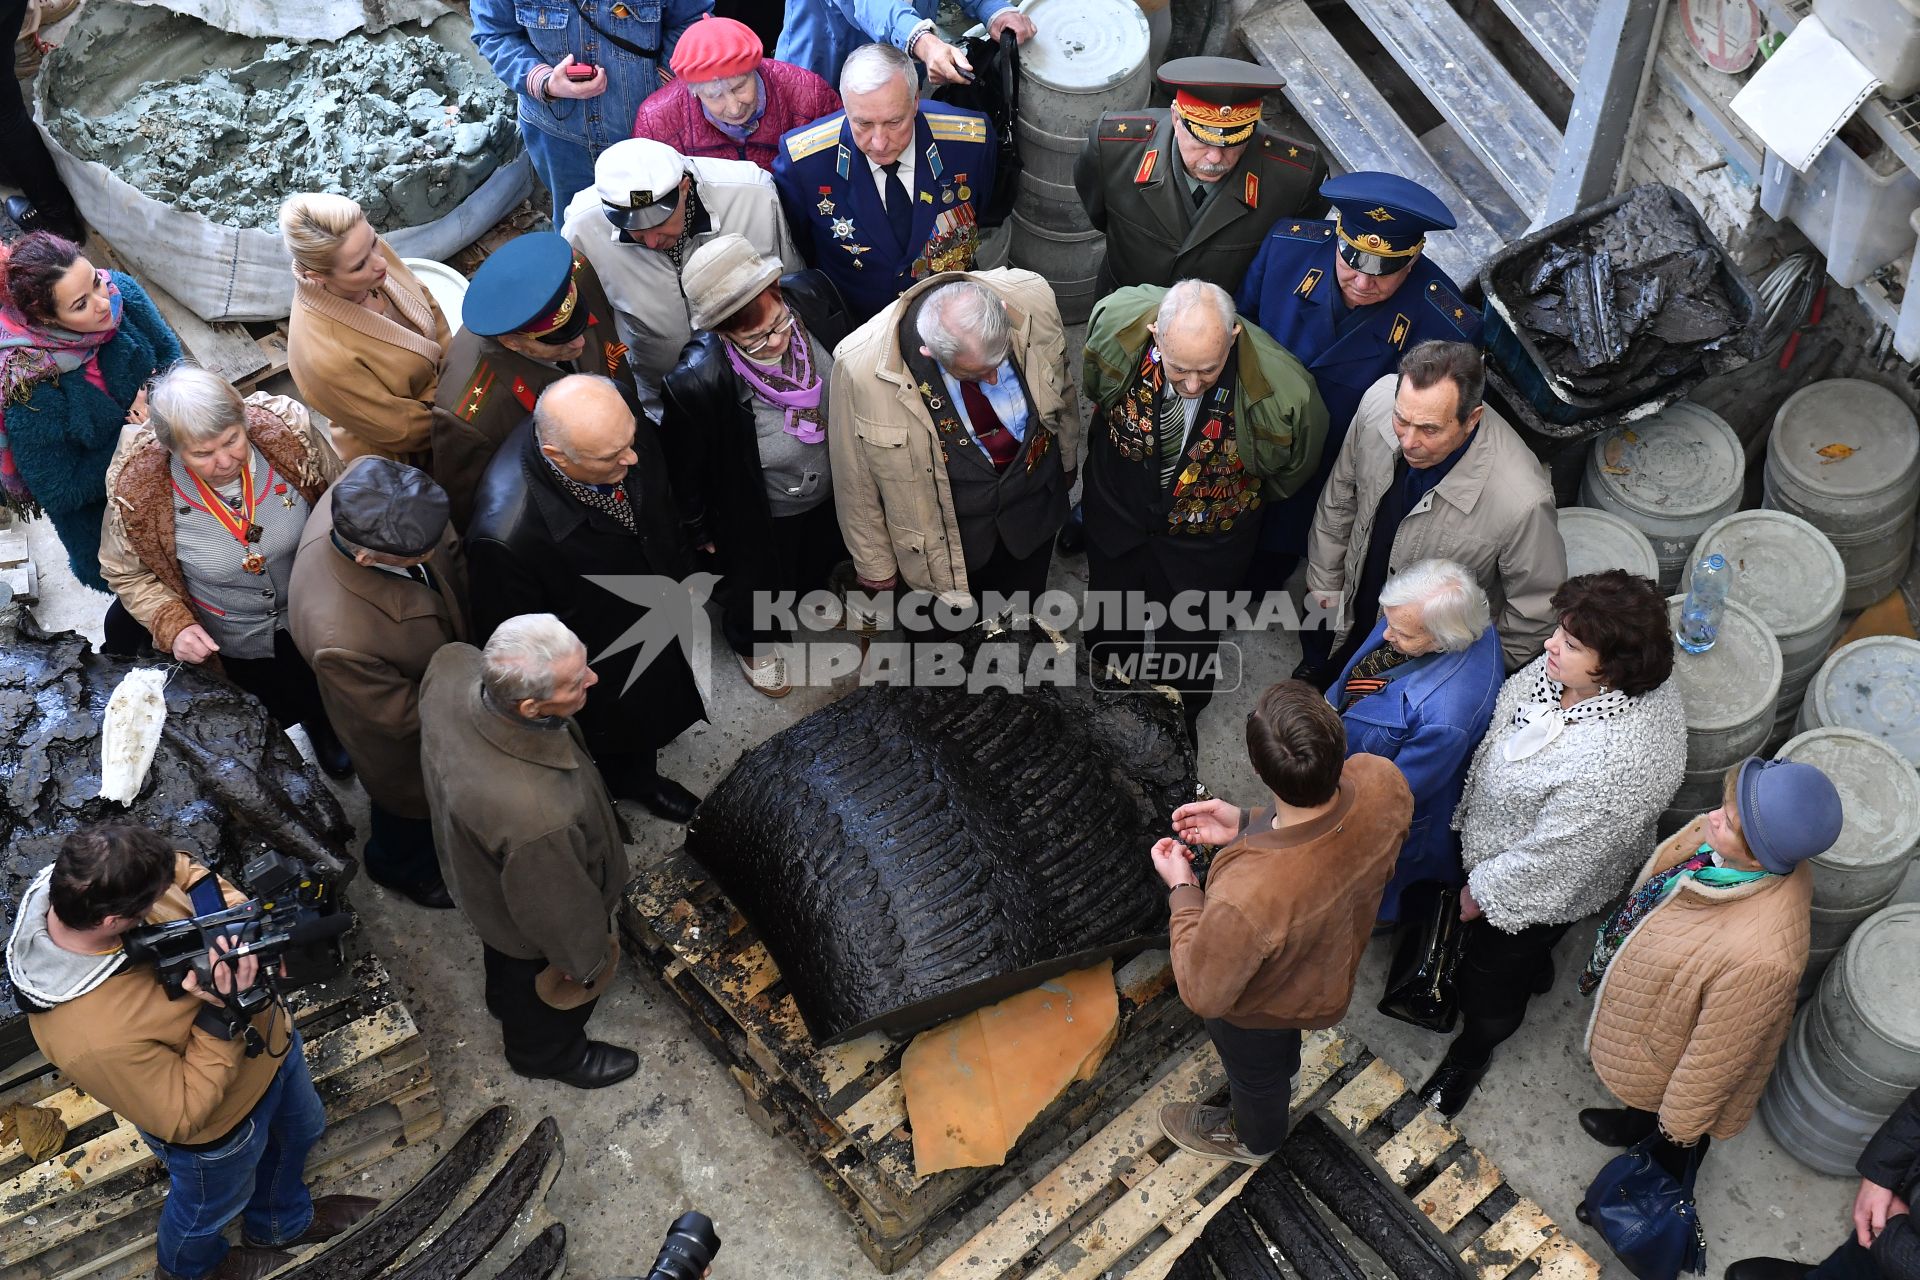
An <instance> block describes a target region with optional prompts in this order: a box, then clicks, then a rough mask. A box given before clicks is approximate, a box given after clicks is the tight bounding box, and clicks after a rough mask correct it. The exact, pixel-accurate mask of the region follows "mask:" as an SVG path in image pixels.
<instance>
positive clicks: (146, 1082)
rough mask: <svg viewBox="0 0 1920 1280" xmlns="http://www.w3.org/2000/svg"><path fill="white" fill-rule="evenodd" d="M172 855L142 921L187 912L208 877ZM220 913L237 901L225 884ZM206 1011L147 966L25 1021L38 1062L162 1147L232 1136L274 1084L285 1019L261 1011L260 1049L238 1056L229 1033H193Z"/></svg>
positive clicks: (239, 1047)
mask: <svg viewBox="0 0 1920 1280" xmlns="http://www.w3.org/2000/svg"><path fill="white" fill-rule="evenodd" d="M211 874H212V872H210V871H208V870H207V869H206V868H205V867H203V866H201V865H200V864H199V863H197V862H195V861H193V860H192V859H191V858H189V857H188V856H187V855H186V854H184V853H182V854H180V855H179V858H178V861H177V862H176V864H175V867H174V874H173V885H172V887H171V888H169V889H168V890H167V891H166V892H165V893H163V894H161V895H160V900H159V902H157V903H155V904H154V906H153V909H152V910H151V911H149V912H147V921H148V923H150V924H159V923H162V922H164V921H168V920H185V919H187V918H188V917H190V916H192V915H193V902H192V900H191V899H190V898H189V897H188V891H189V890H190V889H191V888H192V887H193V885H194V884H195V883H197V882H198V881H199V880H200V878H201V877H202V876H207V875H211ZM220 887H221V891H222V893H223V894H224V895H225V897H226V900H227V903H228V905H229V906H232V905H237V904H239V903H241V902H244V901H246V895H245V894H243V893H241V892H240V891H239V890H237V889H235V888H234V887H233V886H232V885H230V884H227V883H226V882H225V881H222V882H221V885H220ZM205 1007H206V1006H205V1005H204V1004H202V1003H201V1002H200V1001H199V1000H196V999H194V998H193V997H191V996H183V997H181V998H180V999H178V1000H169V999H168V998H167V992H166V988H164V987H162V986H161V985H160V983H159V981H158V980H157V979H156V978H155V977H154V974H153V969H152V968H151V967H150V966H147V965H135V966H129V967H127V968H125V969H122V970H121V971H120V972H119V973H116V974H114V975H113V976H112V977H111V978H108V979H107V980H106V981H105V982H103V983H101V984H100V985H99V986H97V987H95V988H94V989H93V990H91V991H89V992H87V993H86V994H85V995H83V996H80V997H79V998H77V999H75V1000H71V1001H68V1002H67V1003H66V1004H61V1005H55V1006H54V1007H53V1008H51V1009H49V1010H47V1011H46V1012H44V1013H30V1014H28V1015H27V1026H28V1028H29V1029H30V1030H32V1032H33V1039H34V1042H35V1043H36V1044H38V1045H39V1046H40V1052H42V1053H44V1054H46V1055H47V1061H48V1062H51V1063H53V1065H54V1066H56V1067H58V1068H60V1070H61V1071H63V1072H65V1073H66V1075H67V1078H68V1079H69V1080H71V1081H73V1083H74V1084H76V1085H78V1086H80V1088H82V1089H84V1090H86V1091H87V1092H88V1093H90V1094H92V1095H93V1096H94V1097H96V1098H98V1099H100V1101H102V1102H104V1103H106V1104H107V1105H108V1106H109V1107H111V1108H113V1110H114V1112H115V1113H117V1114H118V1115H121V1116H124V1117H125V1118H126V1119H128V1120H131V1121H132V1122H133V1123H134V1124H136V1125H138V1126H139V1127H140V1128H141V1129H144V1130H145V1131H146V1132H148V1133H150V1134H152V1135H153V1136H154V1137H156V1138H158V1139H160V1140H161V1141H162V1142H182V1143H189V1144H195V1145H197V1144H200V1143H205V1142H211V1141H213V1140H214V1139H216V1138H219V1137H222V1136H224V1135H225V1134H227V1133H229V1132H231V1131H232V1130H233V1129H234V1127H235V1126H236V1125H238V1124H239V1123H240V1122H241V1121H242V1120H244V1119H246V1118H247V1113H248V1112H250V1111H252V1110H253V1107H254V1104H255V1103H257V1102H259V1101H260V1099H261V1097H262V1096H263V1095H264V1094H265V1093H266V1091H267V1086H268V1085H270V1084H272V1083H273V1076H274V1073H275V1072H276V1071H278V1070H279V1069H280V1062H281V1059H282V1058H283V1057H284V1056H285V1054H286V1051H287V1044H288V1038H289V1037H288V1028H287V1023H286V1015H285V1014H283V1013H281V1012H280V1009H279V1007H278V1006H269V1007H268V1008H267V1009H266V1010H265V1011H263V1012H262V1013H260V1014H259V1016H257V1017H256V1018H255V1019H254V1020H253V1025H254V1027H255V1029H257V1030H258V1031H259V1032H260V1034H261V1036H262V1037H264V1038H265V1040H266V1042H267V1052H265V1053H262V1054H260V1055H259V1056H258V1057H253V1058H249V1057H247V1056H246V1044H245V1043H244V1042H243V1041H242V1040H241V1039H240V1038H239V1037H238V1036H236V1037H235V1038H233V1039H232V1040H222V1039H220V1038H219V1037H218V1036H216V1035H213V1034H211V1033H210V1032H207V1031H205V1030H202V1029H200V1028H198V1027H196V1026H194V1018H195V1017H196V1016H198V1014H199V1012H200V1010H202V1009H204V1008H205Z"/></svg>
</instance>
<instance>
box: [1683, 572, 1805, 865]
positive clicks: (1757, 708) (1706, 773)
mask: <svg viewBox="0 0 1920 1280" xmlns="http://www.w3.org/2000/svg"><path fill="white" fill-rule="evenodd" d="M1684 598H1685V597H1683V596H1672V597H1669V598H1668V600H1667V617H1668V619H1669V621H1670V622H1671V623H1672V624H1673V625H1675V626H1678V625H1679V622H1680V603H1681V601H1682V600H1683V599H1684ZM1673 678H1674V679H1675V680H1677V681H1678V682H1679V686H1680V698H1681V700H1682V701H1683V702H1684V703H1685V704H1686V708H1687V771H1686V775H1685V776H1684V777H1683V778H1682V780H1681V782H1680V790H1679V791H1678V792H1677V793H1676V794H1675V795H1674V797H1673V800H1672V802H1671V803H1670V804H1669V805H1668V807H1667V812H1666V814H1665V815H1664V816H1663V817H1662V818H1661V821H1660V830H1661V833H1662V835H1666V834H1670V833H1672V832H1674V831H1678V830H1679V829H1680V828H1681V827H1683V826H1685V825H1686V824H1687V823H1688V822H1690V821H1692V820H1693V819H1694V818H1696V817H1698V816H1699V815H1701V814H1703V813H1705V812H1706V811H1707V810H1709V809H1717V808H1719V806H1720V795H1721V789H1722V786H1723V784H1724V781H1725V778H1726V773H1727V770H1728V769H1729V768H1731V767H1732V766H1733V765H1735V764H1738V763H1739V762H1740V761H1742V760H1744V759H1746V758H1747V757H1748V756H1750V755H1753V754H1754V753H1756V752H1757V751H1759V750H1760V749H1761V748H1762V747H1764V746H1765V745H1766V742H1767V737H1768V735H1769V734H1771V733H1772V732H1773V708H1774V702H1775V700H1776V699H1778V698H1779V696H1780V644H1779V642H1778V641H1776V640H1775V639H1774V638H1773V632H1772V631H1771V630H1769V629H1768V627H1767V624H1766V623H1764V622H1762V621H1760V615H1758V614H1756V613H1755V612H1754V611H1753V610H1751V609H1749V608H1748V607H1747V606H1746V605H1744V604H1739V603H1736V602H1735V601H1732V600H1729V601H1727V606H1726V610H1725V612H1724V613H1722V614H1721V616H1720V635H1719V638H1718V639H1717V640H1715V641H1714V645H1713V648H1711V649H1709V650H1707V651H1706V652H1705V653H1686V652H1684V651H1678V650H1676V652H1675V653H1674V655H1673Z"/></svg>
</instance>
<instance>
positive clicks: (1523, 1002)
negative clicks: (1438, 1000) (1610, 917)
mask: <svg viewBox="0 0 1920 1280" xmlns="http://www.w3.org/2000/svg"><path fill="white" fill-rule="evenodd" d="M1570 927H1571V926H1569V925H1564V924H1534V925H1528V926H1527V927H1526V928H1524V929H1522V930H1520V931H1519V932H1518V933H1508V932H1506V931H1505V930H1504V929H1496V928H1495V927H1494V926H1492V925H1491V924H1488V923H1487V921H1486V918H1485V917H1484V916H1483V917H1481V918H1479V919H1476V920H1474V921H1472V922H1471V923H1470V924H1469V925H1468V926H1467V934H1466V937H1465V939H1464V940H1463V944H1462V947H1461V955H1460V972H1459V976H1458V979H1457V981H1458V984H1459V992H1460V1015H1461V1018H1462V1020H1463V1021H1464V1023H1465V1025H1464V1026H1463V1027H1462V1029H1461V1031H1460V1035H1459V1036H1458V1037H1457V1038H1456V1039H1455V1040H1454V1042H1453V1043H1452V1044H1451V1045H1450V1046H1448V1048H1447V1060H1448V1061H1450V1062H1454V1063H1457V1064H1459V1065H1461V1066H1469V1067H1478V1066H1484V1065H1485V1064H1486V1061H1487V1059H1488V1058H1489V1057H1490V1056H1492V1054H1493V1051H1494V1049H1496V1048H1497V1047H1499V1045H1500V1043H1501V1042H1502V1041H1504V1040H1506V1039H1507V1037H1509V1036H1511V1035H1512V1034H1513V1033H1514V1032H1516V1031H1518V1030H1519V1029H1520V1024H1521V1022H1522V1021H1523V1020H1525V1018H1526V1016H1527V1002H1528V1001H1530V1000H1532V999H1533V998H1534V997H1535V996H1536V995H1542V994H1544V993H1545V992H1546V991H1547V990H1548V988H1550V987H1551V986H1552V985H1553V947H1554V944H1555V943H1557V942H1559V941H1560V939H1561V937H1562V936H1564V935H1565V934H1566V932H1567V930H1568V929H1569V928H1570Z"/></svg>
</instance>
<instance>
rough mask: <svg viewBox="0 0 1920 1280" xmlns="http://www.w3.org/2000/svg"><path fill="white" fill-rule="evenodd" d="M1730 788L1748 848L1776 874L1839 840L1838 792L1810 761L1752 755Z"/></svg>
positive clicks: (1843, 816) (1754, 857)
mask: <svg viewBox="0 0 1920 1280" xmlns="http://www.w3.org/2000/svg"><path fill="white" fill-rule="evenodd" d="M1733 791H1734V802H1735V806H1736V807H1737V808H1738V810H1739V813H1740V834H1741V836H1742V838H1743V839H1745V841H1746V844H1747V852H1749V853H1751V854H1752V855H1753V860H1754V861H1755V862H1758V863H1759V864H1760V865H1761V866H1763V867H1765V868H1766V869H1767V870H1769V871H1772V872H1774V873H1776V874H1778V875H1783V876H1784V875H1787V874H1788V873H1789V872H1791V871H1792V870H1793V869H1794V868H1795V867H1797V866H1799V865H1800V864H1801V863H1803V862H1805V861H1806V860H1807V859H1808V858H1817V857H1819V856H1820V855H1821V854H1823V853H1825V852H1826V851H1827V850H1828V849H1831V848H1832V847H1833V842H1834V841H1835V840H1838V839H1839V838H1840V827H1841V825H1842V822H1843V820H1844V818H1845V815H1844V813H1843V812H1842V810H1841V806H1840V792H1839V791H1838V790H1837V789H1836V788H1835V787H1834V785H1833V780H1832V779H1831V778H1829V777H1827V775H1826V774H1824V773H1822V772H1821V771H1820V770H1818V769H1816V768H1814V767H1813V766H1812V765H1810V764H1802V763H1800V762H1799V761H1797V760H1762V759H1761V758H1760V757H1758V756H1754V757H1752V758H1751V759H1749V760H1747V761H1746V762H1745V763H1744V764H1742V765H1741V766H1740V776H1739V778H1738V779H1737V780H1736V781H1735V783H1734V788H1733Z"/></svg>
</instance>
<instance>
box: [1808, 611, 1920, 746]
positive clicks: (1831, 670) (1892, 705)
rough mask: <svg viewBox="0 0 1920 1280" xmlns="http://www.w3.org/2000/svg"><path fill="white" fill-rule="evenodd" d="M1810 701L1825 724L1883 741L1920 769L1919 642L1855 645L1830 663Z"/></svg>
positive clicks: (1882, 639)
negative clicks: (1869, 735) (1857, 731)
mask: <svg viewBox="0 0 1920 1280" xmlns="http://www.w3.org/2000/svg"><path fill="white" fill-rule="evenodd" d="M1807 696H1808V697H1810V698H1812V699H1814V704H1813V706H1814V715H1815V716H1816V717H1817V718H1818V719H1819V721H1820V723H1821V724H1823V725H1830V726H1838V727H1841V728H1847V729H1858V730H1860V731H1861V732H1862V733H1869V734H1872V735H1873V736H1874V737H1876V738H1882V739H1884V740H1885V741H1886V742H1887V743H1889V744H1890V745H1891V746H1892V747H1893V749H1894V750H1896V751H1898V752H1899V753H1900V754H1901V755H1903V756H1905V757H1906V758H1907V763H1908V764H1911V765H1915V766H1920V640H1909V639H1907V638H1906V637H1905V636H1868V637H1867V638H1866V639H1864V640H1855V641H1854V642H1853V643H1852V644H1850V645H1848V646H1846V647H1845V648H1844V649H1841V650H1840V651H1839V652H1838V653H1836V654H1834V655H1833V656H1832V657H1831V658H1828V659H1827V661H1826V665H1824V666H1822V667H1821V668H1820V670H1819V672H1818V673H1816V674H1815V675H1814V677H1813V683H1812V684H1811V685H1810V686H1808V688H1807Z"/></svg>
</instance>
